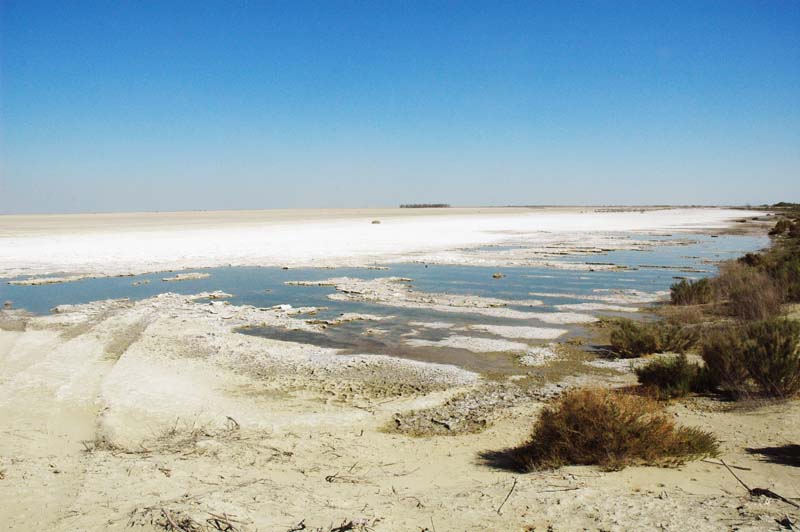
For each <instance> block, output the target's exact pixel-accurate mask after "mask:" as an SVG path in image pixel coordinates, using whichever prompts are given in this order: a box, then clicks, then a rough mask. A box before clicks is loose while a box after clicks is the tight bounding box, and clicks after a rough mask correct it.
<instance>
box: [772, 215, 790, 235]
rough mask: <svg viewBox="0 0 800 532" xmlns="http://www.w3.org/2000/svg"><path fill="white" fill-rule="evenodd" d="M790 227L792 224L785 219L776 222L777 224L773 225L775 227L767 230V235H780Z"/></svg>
mask: <svg viewBox="0 0 800 532" xmlns="http://www.w3.org/2000/svg"><path fill="white" fill-rule="evenodd" d="M791 226H792V222H790V221H789V220H787V219H786V218H782V219H780V220H778V223H776V224H775V227H773V228H772V229H770V230H769V234H770V236H777V235H782V234H784V233H785V232H787V231H788V230H789V228H790V227H791Z"/></svg>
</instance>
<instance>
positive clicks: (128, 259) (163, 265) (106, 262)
mask: <svg viewBox="0 0 800 532" xmlns="http://www.w3.org/2000/svg"><path fill="white" fill-rule="evenodd" d="M760 214H763V213H755V212H749V211H743V210H732V209H721V208H720V209H712V208H706V209H688V208H680V209H678V208H675V209H630V210H623V211H621V212H620V211H616V210H609V209H599V208H530V209H525V208H492V209H478V208H475V209H380V210H328V211H326V210H309V211H303V210H298V211H246V212H239V211H230V212H192V213H135V214H93V215H41V216H17V215H14V216H8V215H7V216H0V277H12V276H18V275H44V274H54V273H70V274H73V275H75V274H80V275H121V274H129V273H144V272H151V271H163V270H175V269H185V268H201V267H213V266H225V265H229V264H231V265H240V266H245V265H260V266H363V265H369V264H374V263H385V262H393V261H394V262H396V261H412V260H420V261H426V262H431V263H441V264H482V265H487V266H503V265H531V266H533V265H540V266H548V265H549V266H559V265H561V266H564V263H563V262H558V261H555V260H552V258H553V257H555V256H560V255H561V254H563V252H570V251H572V252H578V251H580V252H583V253H586V252H592V251H600V250H601V249H620V248H621V249H628V248H631V247H632V246H633V247H636V246H641V245H646V244H645V243H642V242H635V241H631V240H630V239H629V238H628V237H627V235H623V233H626V232H680V231H691V230H694V229H697V228H700V227H703V228H706V229H717V228H719V229H722V228H725V227H727V226H729V225H730V222H731V220H735V219H743V218H746V217H749V216H756V215H760ZM374 220H380V221H381V223H380V224H373V223H372V221H374ZM508 242H513V243H524V245H525V249H520V250H496V251H494V252H484V253H480V254H476V253H475V251H474V250H471V249H468V248H474V247H475V246H481V245H491V244H502V243H508ZM573 267H574V266H573ZM598 267H600V266H594V268H598Z"/></svg>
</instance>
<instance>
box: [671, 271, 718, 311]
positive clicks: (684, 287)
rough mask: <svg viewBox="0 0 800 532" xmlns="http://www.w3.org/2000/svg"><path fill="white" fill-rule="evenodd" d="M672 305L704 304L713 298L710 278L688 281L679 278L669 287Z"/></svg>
mask: <svg viewBox="0 0 800 532" xmlns="http://www.w3.org/2000/svg"><path fill="white" fill-rule="evenodd" d="M669 291H670V300H671V301H672V304H673V305H704V304H706V303H709V302H710V301H711V300H712V299H713V298H714V287H713V285H712V283H711V280H710V279H706V278H703V279H698V280H697V281H690V280H687V279H681V280H680V281H678V282H677V283H673V285H672V286H671V287H670V290H669Z"/></svg>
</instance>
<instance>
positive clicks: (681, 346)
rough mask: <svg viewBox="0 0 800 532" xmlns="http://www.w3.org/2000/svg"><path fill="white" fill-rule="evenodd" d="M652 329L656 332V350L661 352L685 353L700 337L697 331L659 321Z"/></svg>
mask: <svg viewBox="0 0 800 532" xmlns="http://www.w3.org/2000/svg"><path fill="white" fill-rule="evenodd" d="M652 327H654V328H655V330H656V331H657V336H658V350H659V351H661V352H665V351H666V352H670V353H686V352H688V351H689V350H690V349H691V348H692V347H694V346H695V344H696V343H697V341H698V340H699V337H700V335H699V332H698V330H697V329H695V328H692V327H686V326H683V325H679V324H676V323H670V322H663V321H660V322H657V323H654V324H652Z"/></svg>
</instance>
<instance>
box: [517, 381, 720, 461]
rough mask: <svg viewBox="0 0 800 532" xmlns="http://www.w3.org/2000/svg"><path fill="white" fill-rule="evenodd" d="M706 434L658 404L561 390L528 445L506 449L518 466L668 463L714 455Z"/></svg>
mask: <svg viewBox="0 0 800 532" xmlns="http://www.w3.org/2000/svg"><path fill="white" fill-rule="evenodd" d="M717 452H718V445H717V440H716V439H715V438H714V436H713V435H711V434H710V433H708V432H704V431H702V430H699V429H695V428H688V427H680V426H677V425H676V424H675V421H674V419H673V417H672V416H670V415H668V414H666V413H665V412H664V411H663V410H662V407H661V406H660V405H659V403H658V402H656V401H654V400H653V399H650V398H647V397H641V396H634V395H626V394H622V393H617V392H614V391H611V390H605V389H581V390H574V391H570V392H567V393H565V394H564V395H563V396H561V398H560V399H558V400H557V401H555V402H554V403H553V404H551V405H550V406H548V407H546V408H545V409H544V411H543V412H542V415H541V417H540V418H539V420H538V421H537V423H536V425H535V426H534V429H533V434H532V435H531V439H530V441H529V442H528V443H526V444H524V445H523V446H521V447H519V448H517V449H514V450H512V451H510V453H511V455H512V457H513V460H514V462H515V463H516V464H517V467H518V468H519V469H521V470H525V471H532V470H540V469H549V468H556V467H561V466H564V465H598V466H600V467H602V468H604V469H607V470H616V469H622V468H624V467H626V466H628V465H636V464H640V465H659V466H668V465H675V464H680V463H683V462H685V461H686V460H690V459H694V458H700V457H703V456H713V455H716V454H717Z"/></svg>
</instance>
